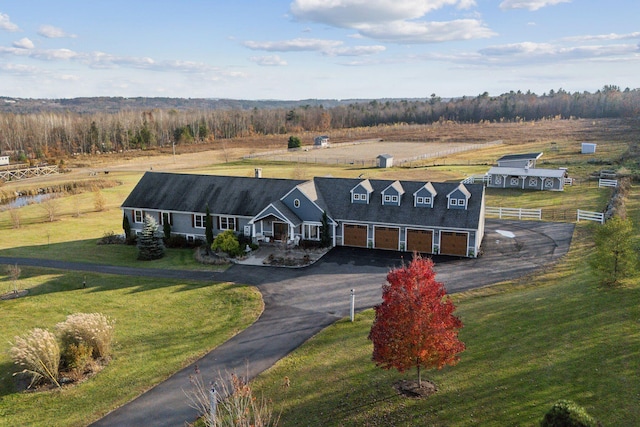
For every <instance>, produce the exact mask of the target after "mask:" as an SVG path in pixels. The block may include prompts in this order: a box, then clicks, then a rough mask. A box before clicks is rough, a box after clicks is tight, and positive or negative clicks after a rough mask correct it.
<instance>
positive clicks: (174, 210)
mask: <svg viewBox="0 0 640 427" xmlns="http://www.w3.org/2000/svg"><path fill="white" fill-rule="evenodd" d="M355 195H358V197H357V200H354V197H355ZM418 197H421V198H422V199H421V201H422V205H420V204H417V202H416V201H417V198H418ZM452 200H456V203H455V204H452V203H451V201H452ZM461 200H464V203H461V202H460V201H461ZM427 201H428V203H427ZM207 205H208V206H209V209H210V211H211V216H212V218H213V219H214V232H216V233H217V232H219V231H221V230H222V229H225V228H230V227H231V226H233V229H234V230H236V231H237V232H238V233H245V232H249V234H250V235H251V237H252V238H254V239H259V238H261V237H262V238H265V237H269V236H270V237H275V238H286V239H287V240H290V241H298V240H299V239H301V238H309V237H311V238H313V239H318V238H319V227H320V225H321V221H322V215H323V212H326V213H327V216H328V221H329V227H330V234H331V236H332V241H333V245H345V244H346V245H354V246H364V247H377V248H384V249H394V250H405V249H406V248H407V245H408V242H409V240H411V238H413V241H414V242H420V243H415V245H419V246H420V247H423V248H427V249H429V250H431V251H433V252H437V251H438V247H439V245H440V242H441V241H442V239H443V237H444V238H445V241H444V243H445V248H447V247H450V248H452V249H451V250H452V252H453V253H452V254H453V255H460V256H477V254H478V253H479V249H480V245H481V243H482V237H483V234H484V212H483V210H484V186H483V185H481V184H457V183H432V182H426V183H425V182H418V181H390V180H374V179H371V180H368V179H367V180H361V179H345V178H314V179H313V180H308V181H299V180H283V179H265V178H240V177H221V176H205V175H189V174H169V173H154V172H147V173H146V174H145V175H144V176H143V177H142V179H141V180H140V182H139V183H138V185H136V187H135V188H134V190H133V191H132V192H131V194H130V195H129V197H127V199H126V200H125V202H124V203H123V205H122V210H123V212H125V214H126V215H129V216H130V218H134V216H133V215H134V211H139V212H145V213H153V214H155V215H156V216H157V217H159V215H160V213H161V212H168V213H171V218H172V221H173V226H172V232H174V233H177V234H184V235H187V236H189V235H191V236H196V237H201V238H203V237H204V231H205V229H204V214H205V211H206V207H207ZM130 222H131V224H132V229H139V228H141V227H142V224H136V223H134V221H130ZM425 236H426V237H425ZM446 239H449V240H446Z"/></svg>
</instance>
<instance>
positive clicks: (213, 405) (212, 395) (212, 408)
mask: <svg viewBox="0 0 640 427" xmlns="http://www.w3.org/2000/svg"><path fill="white" fill-rule="evenodd" d="M217 394H218V392H217V391H216V389H215V387H214V386H213V385H212V386H211V390H209V412H210V415H211V425H212V426H213V427H216V411H217V406H218V398H217Z"/></svg>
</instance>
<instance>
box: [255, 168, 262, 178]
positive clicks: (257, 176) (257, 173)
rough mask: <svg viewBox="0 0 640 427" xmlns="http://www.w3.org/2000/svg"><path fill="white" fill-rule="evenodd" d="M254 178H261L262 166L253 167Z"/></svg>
mask: <svg viewBox="0 0 640 427" xmlns="http://www.w3.org/2000/svg"><path fill="white" fill-rule="evenodd" d="M254 170H255V174H256V178H262V168H255V169H254Z"/></svg>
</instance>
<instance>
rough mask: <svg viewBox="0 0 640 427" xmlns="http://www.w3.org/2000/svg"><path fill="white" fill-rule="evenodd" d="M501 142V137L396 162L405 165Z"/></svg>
mask: <svg viewBox="0 0 640 427" xmlns="http://www.w3.org/2000/svg"><path fill="white" fill-rule="evenodd" d="M500 144H502V140H501V139H499V140H496V141H490V142H484V143H482V144H469V145H465V146H462V147H456V148H451V149H449V150H444V151H438V152H435V153H426V154H421V155H419V156H414V157H410V158H408V159H399V160H396V161H395V162H394V163H396V164H397V165H398V166H402V165H404V164H406V163H411V162H415V161H417V160H424V159H434V158H438V157H446V156H449V155H451V154H456V153H462V152H464V151H470V150H478V149H480V148H486V147H490V146H492V145H500Z"/></svg>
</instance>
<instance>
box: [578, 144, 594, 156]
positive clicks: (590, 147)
mask: <svg viewBox="0 0 640 427" xmlns="http://www.w3.org/2000/svg"><path fill="white" fill-rule="evenodd" d="M596 145H597V144H593V143H590V142H583V143H582V151H581V153H582V154H593V153H595V152H596Z"/></svg>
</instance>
